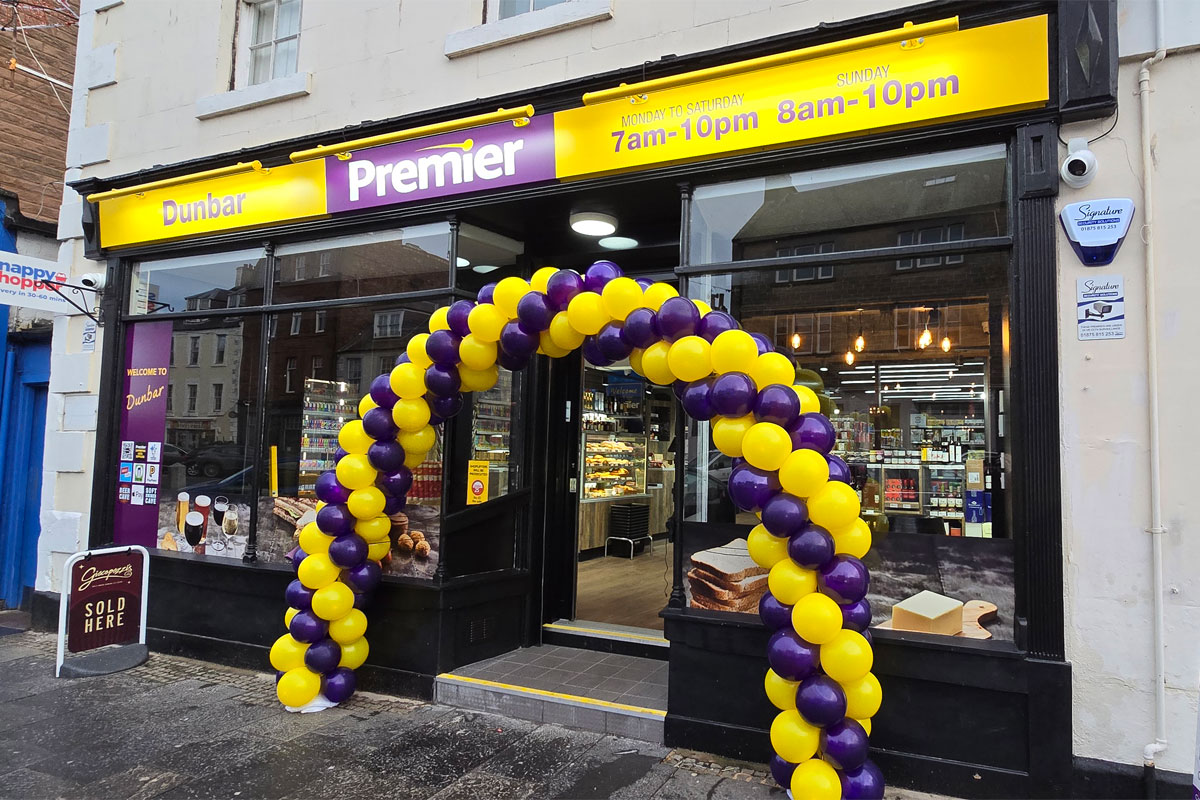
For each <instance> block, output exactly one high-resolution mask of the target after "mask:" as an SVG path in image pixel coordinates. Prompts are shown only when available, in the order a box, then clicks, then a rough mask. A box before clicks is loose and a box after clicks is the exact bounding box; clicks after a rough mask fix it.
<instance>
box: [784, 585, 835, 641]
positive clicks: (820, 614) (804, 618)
mask: <svg viewBox="0 0 1200 800" xmlns="http://www.w3.org/2000/svg"><path fill="white" fill-rule="evenodd" d="M792 627H793V628H795V629H796V633H798V634H800V637H801V638H802V639H804V641H806V642H812V643H813V644H825V643H827V642H831V641H833V637H835V636H837V635H838V632H839V631H840V630H841V629H842V609H841V606H839V605H838V604H837V603H835V602H833V600H832V599H830V598H828V597H826V596H825V595H823V594H821V593H820V592H813V593H812V594H806V595H804V597H801V598H800V599H799V600H797V601H796V605H794V606H792Z"/></svg>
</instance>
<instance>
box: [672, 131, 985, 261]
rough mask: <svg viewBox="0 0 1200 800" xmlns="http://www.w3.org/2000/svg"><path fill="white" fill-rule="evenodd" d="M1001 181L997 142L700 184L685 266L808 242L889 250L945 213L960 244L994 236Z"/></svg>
mask: <svg viewBox="0 0 1200 800" xmlns="http://www.w3.org/2000/svg"><path fill="white" fill-rule="evenodd" d="M1005 175H1006V169H1005V149H1004V147H1003V146H1002V145H997V146H988V147H977V148H972V149H969V150H957V151H951V152H948V153H938V154H934V155H922V156H911V157H907V158H899V159H891V160H887V161H875V162H870V163H866V164H855V165H850V166H845V167H833V168H829V169H820V170H813V171H810V172H795V173H791V174H785V175H772V176H769V177H764V178H750V179H747V180H740V181H732V182H730V183H722V184H715V185H712V186H704V187H700V188H698V189H696V192H695V195H694V202H693V204H692V221H691V222H692V241H691V247H692V250H691V257H692V262H693V263H696V264H712V263H720V262H724V261H742V260H745V259H755V258H770V257H773V256H775V255H776V254H777V253H778V252H779V251H780V250H781V249H782V248H788V247H794V246H796V245H799V244H812V243H813V239H814V238H816V237H820V238H821V239H823V240H824V241H825V242H828V243H830V244H831V245H832V248H833V249H834V250H837V251H845V250H862V249H868V248H876V247H894V246H895V245H896V243H897V236H898V234H899V232H901V231H905V230H912V229H920V228H925V227H929V226H928V225H924V224H921V223H922V222H925V221H934V220H936V221H938V222H940V223H941V224H943V225H944V224H945V220H946V217H948V216H953V217H955V218H956V219H955V220H954V221H955V222H956V223H961V224H963V225H964V237H965V238H967V239H974V238H978V237H984V236H997V235H1000V234H1004V233H1006V232H1007V227H1008V213H1007V193H1006V190H1005ZM821 252H825V250H824V249H822V250H821Z"/></svg>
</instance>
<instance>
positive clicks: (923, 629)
mask: <svg viewBox="0 0 1200 800" xmlns="http://www.w3.org/2000/svg"><path fill="white" fill-rule="evenodd" d="M962 621H963V604H962V603H961V602H959V601H958V600H955V599H954V598H952V597H946V596H945V595H940V594H938V593H937V592H931V591H929V590H925V591H923V592H921V593H920V594H915V595H913V596H912V597H910V598H908V599H907V600H901V601H900V602H899V603H896V605H894V606H892V628H894V629H895V630H898V631H918V632H920V633H942V634H946V635H947V636H954V635H956V634H958V633H959V632H961V631H962Z"/></svg>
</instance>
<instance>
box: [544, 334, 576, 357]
mask: <svg viewBox="0 0 1200 800" xmlns="http://www.w3.org/2000/svg"><path fill="white" fill-rule="evenodd" d="M538 341H539V342H540V344H539V346H538V352H539V353H543V354H545V355H548V356H550V357H551V358H562V357H563V356H565V355H567V353H570V352H571V351H570V350H566V349H564V348H562V347H559V346H558V345H556V344H555V343H554V339H553V338H552V337H551V336H550V331H542V332H541V333H539V334H538Z"/></svg>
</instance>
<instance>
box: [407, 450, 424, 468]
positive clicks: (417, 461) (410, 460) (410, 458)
mask: <svg viewBox="0 0 1200 800" xmlns="http://www.w3.org/2000/svg"><path fill="white" fill-rule="evenodd" d="M428 455H429V451H428V450H426V451H425V452H424V453H405V454H404V466H406V467H408V468H409V469H416V468H417V467H419V466H421V465H422V464H424V463H425V458H426V457H427V456H428Z"/></svg>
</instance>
